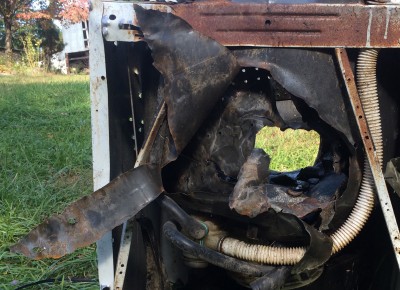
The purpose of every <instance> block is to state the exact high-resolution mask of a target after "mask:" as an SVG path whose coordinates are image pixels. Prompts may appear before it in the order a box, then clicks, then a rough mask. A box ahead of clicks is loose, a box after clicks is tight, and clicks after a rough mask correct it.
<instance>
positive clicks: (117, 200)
mask: <svg viewBox="0 0 400 290" xmlns="http://www.w3.org/2000/svg"><path fill="white" fill-rule="evenodd" d="M163 190H164V189H163V186H162V181H161V176H160V168H159V167H158V166H151V165H144V166H140V167H138V168H135V169H133V170H130V171H128V172H126V173H124V174H122V175H121V176H119V177H117V178H116V179H114V180H113V181H112V182H110V183H109V184H107V185H106V186H104V187H102V188H101V189H99V190H97V191H95V192H94V193H93V194H91V195H89V196H86V197H84V198H82V199H80V200H78V201H76V202H75V203H72V204H71V205H69V206H68V207H67V208H66V209H65V211H64V212H63V213H61V214H59V215H55V216H52V217H50V218H49V219H47V220H46V221H44V222H43V223H42V224H40V225H39V226H38V227H37V228H35V229H34V230H32V231H31V232H30V233H29V234H28V235H27V236H25V237H24V238H23V239H22V240H21V241H19V242H18V243H17V244H16V245H14V246H13V247H12V248H11V251H13V252H18V253H22V254H24V255H25V256H27V257H30V258H32V259H43V258H59V257H62V256H64V255H65V254H68V253H72V252H73V251H75V250H76V249H78V248H81V247H85V246H88V245H90V244H92V243H94V242H96V241H97V240H98V239H100V238H101V237H102V236H103V235H104V234H105V233H106V232H108V231H110V230H111V229H113V228H115V227H116V226H118V225H120V224H122V223H123V222H124V221H126V220H128V219H129V218H131V217H133V216H134V215H135V214H137V213H138V212H139V211H140V210H141V209H143V208H144V207H145V206H146V205H147V204H149V203H150V202H151V201H153V200H154V199H155V198H156V197H157V196H158V195H159V194H160V193H161V192H163Z"/></svg>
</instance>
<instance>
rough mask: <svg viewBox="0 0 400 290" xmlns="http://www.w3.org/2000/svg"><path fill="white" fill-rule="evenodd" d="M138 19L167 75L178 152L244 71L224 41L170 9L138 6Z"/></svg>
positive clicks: (169, 113)
mask: <svg viewBox="0 0 400 290" xmlns="http://www.w3.org/2000/svg"><path fill="white" fill-rule="evenodd" d="M134 7H135V11H136V16H137V20H138V23H139V25H140V27H141V29H142V31H143V34H144V38H145V40H146V42H147V43H148V45H149V47H150V48H151V50H152V56H153V59H154V66H155V67H156V68H157V69H158V70H159V71H160V72H161V74H162V75H163V77H164V86H163V88H162V90H163V96H164V98H165V102H166V104H167V116H168V125H169V129H170V132H171V135H172V137H173V141H174V143H175V150H176V152H177V154H179V153H180V152H181V151H182V150H183V148H184V147H185V146H186V144H187V143H188V142H189V140H190V139H191V138H192V136H193V135H194V134H195V133H196V131H197V130H198V128H199V127H200V125H201V124H202V123H203V121H204V120H205V118H206V117H207V115H208V114H209V112H210V111H211V109H212V108H213V107H214V105H215V103H216V102H217V100H218V99H219V97H220V95H221V94H222V93H223V92H224V91H225V90H226V88H227V87H228V85H229V84H230V82H231V81H232V79H233V78H234V76H235V75H236V73H237V72H238V70H239V66H238V65H237V62H236V58H235V57H234V56H233V55H232V54H231V53H230V51H229V50H228V49H227V48H226V47H224V46H222V45H221V44H219V43H217V42H215V41H214V40H212V39H209V38H207V37H205V36H203V35H201V34H200V33H198V32H197V31H195V30H193V29H192V28H191V27H190V25H188V24H187V23H186V22H185V21H183V20H182V19H180V18H178V17H176V16H175V15H173V14H170V13H162V12H159V11H155V10H145V9H143V8H142V7H140V6H138V5H135V6H134Z"/></svg>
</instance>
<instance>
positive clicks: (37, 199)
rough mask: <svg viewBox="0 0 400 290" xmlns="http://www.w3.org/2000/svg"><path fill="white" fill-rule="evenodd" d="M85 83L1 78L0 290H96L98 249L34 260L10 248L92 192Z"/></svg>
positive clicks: (85, 80) (47, 78)
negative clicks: (37, 283)
mask: <svg viewBox="0 0 400 290" xmlns="http://www.w3.org/2000/svg"><path fill="white" fill-rule="evenodd" d="M90 136H91V133H90V99H89V78H88V76H60V75H42V76H29V77H27V76H20V75H18V76H0V289H15V288H16V287H18V286H21V285H23V284H27V283H30V282H35V281H38V280H43V279H47V278H56V279H58V281H57V282H55V283H48V284H42V285H40V286H34V287H29V289H83V290H88V289H98V286H97V284H96V283H73V284H71V283H69V282H68V278H69V277H79V278H83V277H86V278H93V279H97V269H96V254H95V247H94V246H90V247H87V248H84V249H80V250H78V251H76V252H75V253H73V254H70V255H67V256H65V257H63V258H61V259H58V260H52V259H45V260H42V261H32V260H30V259H27V258H25V257H23V256H21V255H17V254H13V253H11V252H10V251H9V247H10V246H11V245H12V244H14V243H15V242H17V241H18V239H19V238H21V237H22V236H24V235H25V234H27V233H28V232H29V231H30V230H31V229H33V228H34V227H35V226H36V225H38V224H39V223H41V222H42V221H43V220H44V219H45V218H46V217H48V216H50V215H52V214H53V213H55V212H61V211H62V210H63V209H64V208H65V207H66V205H67V204H69V203H71V202H72V201H74V200H76V199H78V198H80V197H82V196H83V195H86V194H90V193H91V192H92V165H91V164H92V163H91V159H92V157H91V140H90Z"/></svg>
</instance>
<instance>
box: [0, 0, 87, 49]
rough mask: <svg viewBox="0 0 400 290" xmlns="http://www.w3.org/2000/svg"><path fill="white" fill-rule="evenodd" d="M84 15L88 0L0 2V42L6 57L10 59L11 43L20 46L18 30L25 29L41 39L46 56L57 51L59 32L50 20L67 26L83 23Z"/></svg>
mask: <svg viewBox="0 0 400 290" xmlns="http://www.w3.org/2000/svg"><path fill="white" fill-rule="evenodd" d="M88 11H89V10H88V0H47V1H46V0H0V29H1V28H3V31H4V33H1V32H0V42H1V41H2V38H3V39H4V44H5V50H6V53H7V54H9V55H11V53H12V48H13V43H14V44H16V43H18V44H19V46H21V44H22V43H21V42H20V35H21V30H22V31H23V30H26V29H24V27H28V30H29V31H32V29H33V30H34V31H35V33H36V34H37V35H36V36H37V37H38V38H40V39H42V43H43V47H44V50H45V51H46V53H47V52H51V51H54V50H56V51H59V48H60V44H59V41H60V39H61V38H60V36H59V34H60V32H59V30H58V29H57V27H55V25H54V24H53V23H52V21H51V19H57V20H60V21H61V23H63V24H64V25H68V24H71V23H77V22H80V21H84V20H87V18H88V14H89V12H88ZM45 23H46V24H45ZM50 23H52V24H50ZM22 34H23V33H22ZM56 35H58V36H56ZM46 37H48V38H49V39H48V41H47V40H45V38H46ZM56 39H57V41H56ZM50 44H51V45H50ZM47 46H48V47H47ZM56 47H57V49H56Z"/></svg>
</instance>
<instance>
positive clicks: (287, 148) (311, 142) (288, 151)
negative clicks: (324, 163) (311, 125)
mask: <svg viewBox="0 0 400 290" xmlns="http://www.w3.org/2000/svg"><path fill="white" fill-rule="evenodd" d="M319 144H320V137H319V134H318V133H317V132H315V131H313V130H311V131H306V130H302V129H298V130H293V129H287V130H285V131H281V130H280V129H279V128H277V127H264V128H262V129H261V130H260V131H259V132H258V133H257V136H256V142H255V147H256V148H261V149H264V151H265V152H266V153H267V154H268V155H269V156H270V158H271V164H270V169H272V170H276V171H293V170H296V169H299V168H304V167H307V166H312V165H314V162H315V159H316V157H317V155H318V150H319Z"/></svg>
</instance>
